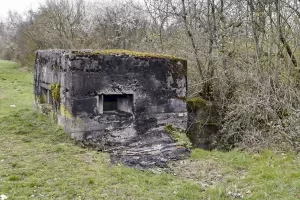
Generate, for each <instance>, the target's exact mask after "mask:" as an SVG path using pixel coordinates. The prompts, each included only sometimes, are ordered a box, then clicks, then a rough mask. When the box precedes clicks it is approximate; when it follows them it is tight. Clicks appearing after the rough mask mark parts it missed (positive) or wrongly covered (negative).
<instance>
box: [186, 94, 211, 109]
mask: <svg viewBox="0 0 300 200" xmlns="http://www.w3.org/2000/svg"><path fill="white" fill-rule="evenodd" d="M187 104H188V108H189V109H191V110H192V111H197V110H200V109H203V108H205V107H206V106H207V102H206V100H204V99H202V98H200V97H193V98H189V99H187Z"/></svg>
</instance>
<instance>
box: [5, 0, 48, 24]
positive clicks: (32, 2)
mask: <svg viewBox="0 0 300 200" xmlns="http://www.w3.org/2000/svg"><path fill="white" fill-rule="evenodd" d="M43 1H44V0H0V18H1V19H3V18H4V17H6V16H7V12H8V11H9V10H13V11H18V12H21V13H22V12H24V11H26V10H28V9H30V8H33V9H36V8H37V7H38V6H39V3H40V2H43Z"/></svg>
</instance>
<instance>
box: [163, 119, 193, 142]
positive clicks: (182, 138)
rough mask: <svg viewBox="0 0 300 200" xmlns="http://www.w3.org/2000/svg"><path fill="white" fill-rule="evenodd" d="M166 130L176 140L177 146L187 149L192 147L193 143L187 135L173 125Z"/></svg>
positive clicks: (167, 126)
mask: <svg viewBox="0 0 300 200" xmlns="http://www.w3.org/2000/svg"><path fill="white" fill-rule="evenodd" d="M165 130H166V131H167V132H168V133H170V134H171V137H172V138H173V139H174V140H176V142H177V144H179V145H182V146H185V147H187V148H191V147H192V143H191V142H190V140H189V138H188V137H187V135H186V132H185V131H183V130H181V129H178V128H175V127H173V126H172V125H171V124H168V125H166V126H165Z"/></svg>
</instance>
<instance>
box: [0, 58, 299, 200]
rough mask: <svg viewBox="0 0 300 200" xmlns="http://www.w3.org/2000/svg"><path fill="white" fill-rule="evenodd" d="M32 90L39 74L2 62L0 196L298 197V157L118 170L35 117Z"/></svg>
mask: <svg viewBox="0 0 300 200" xmlns="http://www.w3.org/2000/svg"><path fill="white" fill-rule="evenodd" d="M32 93H33V74H32V73H30V72H22V71H20V70H19V69H18V66H17V64H16V63H13V62H8V61H0V195H1V194H5V195H6V196H8V199H233V198H238V197H239V196H243V198H244V199H300V157H299V156H297V155H294V154H292V153H290V154H275V153H272V152H270V151H266V152H264V153H262V154H248V153H243V152H238V151H232V152H227V153H222V152H216V151H213V152H206V151H202V150H194V151H193V153H192V157H191V159H189V160H186V161H182V162H176V163H172V164H170V166H171V171H170V172H168V173H167V172H159V171H146V172H145V171H144V172H143V171H139V170H134V169H130V168H127V167H124V166H121V165H120V166H113V165H111V164H110V163H109V158H108V155H107V154H104V153H99V152H96V151H92V150H89V149H83V148H80V147H78V146H76V145H74V143H73V141H71V140H70V139H69V138H68V136H67V135H66V134H65V133H64V132H63V131H62V130H61V128H60V127H58V126H57V125H55V124H53V123H52V122H49V120H48V119H47V118H46V117H44V116H42V115H40V114H37V113H36V112H35V111H34V110H33V106H32V104H33V95H32ZM11 105H15V107H14V106H11Z"/></svg>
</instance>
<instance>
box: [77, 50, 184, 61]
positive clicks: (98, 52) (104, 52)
mask: <svg viewBox="0 0 300 200" xmlns="http://www.w3.org/2000/svg"><path fill="white" fill-rule="evenodd" d="M72 54H75V55H79V56H86V55H129V56H134V57H138V58H166V59H170V60H177V61H186V60H185V59H183V58H179V57H176V56H172V55H165V54H157V53H145V52H137V51H130V50H125V49H108V50H95V51H72Z"/></svg>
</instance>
